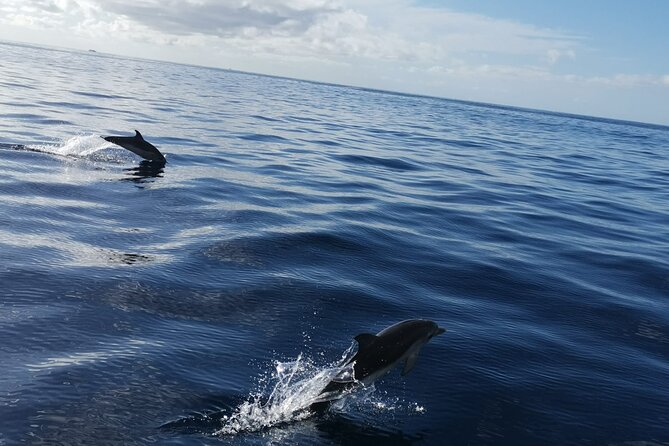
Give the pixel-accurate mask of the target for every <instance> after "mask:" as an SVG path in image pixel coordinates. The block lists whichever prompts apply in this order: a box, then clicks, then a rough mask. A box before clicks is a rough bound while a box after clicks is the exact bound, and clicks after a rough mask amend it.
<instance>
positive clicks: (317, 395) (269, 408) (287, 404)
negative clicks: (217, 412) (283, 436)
mask: <svg viewBox="0 0 669 446" xmlns="http://www.w3.org/2000/svg"><path fill="white" fill-rule="evenodd" d="M353 350H354V347H353V346H351V347H350V348H349V349H348V350H346V352H344V354H343V355H342V360H341V361H340V362H339V363H338V364H331V365H328V366H325V367H323V366H320V367H319V366H318V365H316V364H314V362H313V361H311V360H309V359H305V358H303V356H302V355H301V354H300V355H299V356H298V357H297V359H296V360H295V361H291V362H279V361H277V362H276V363H275V370H274V372H273V373H272V374H271V376H270V377H268V378H265V379H261V381H260V384H261V385H263V384H264V385H265V389H263V390H261V391H259V392H257V393H256V394H254V395H252V396H251V398H250V399H249V400H247V401H245V402H243V403H242V404H240V405H239V406H238V407H237V409H235V411H234V412H233V413H232V414H231V415H225V416H223V418H222V421H223V427H222V428H221V429H219V430H217V431H216V432H214V435H219V436H220V435H235V434H238V433H241V432H257V431H260V430H264V429H267V428H270V427H273V426H277V425H280V424H284V423H290V422H294V421H300V420H304V419H306V418H309V417H311V416H312V415H313V414H314V413H313V412H312V411H310V410H309V406H311V404H313V403H315V402H321V401H334V403H335V404H339V405H340V407H341V406H342V405H343V403H344V400H345V397H346V396H347V395H348V393H345V394H339V395H327V394H326V395H322V394H321V392H322V391H323V389H324V388H325V386H327V384H328V383H329V382H330V381H332V380H333V379H334V380H341V381H346V382H355V379H354V377H353V365H352V364H348V365H345V363H346V360H347V358H348V357H350V356H349V355H350V354H351V352H352V351H353ZM272 383H273V386H272V385H271V384H272ZM270 387H271V391H269V395H268V396H265V395H266V394H267V389H269V388H270ZM335 400H336V401H335Z"/></svg>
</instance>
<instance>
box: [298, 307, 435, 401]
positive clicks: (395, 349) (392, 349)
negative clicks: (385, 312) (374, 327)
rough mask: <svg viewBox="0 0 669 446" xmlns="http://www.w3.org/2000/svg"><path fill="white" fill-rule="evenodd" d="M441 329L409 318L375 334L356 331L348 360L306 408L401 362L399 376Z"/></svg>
mask: <svg viewBox="0 0 669 446" xmlns="http://www.w3.org/2000/svg"><path fill="white" fill-rule="evenodd" d="M445 331H446V330H445V329H443V328H441V327H439V326H438V325H437V324H436V323H434V322H432V321H427V320H423V319H409V320H406V321H402V322H398V323H397V324H394V325H391V326H390V327H388V328H385V329H383V330H381V331H380V332H379V333H377V334H375V335H374V334H371V333H362V334H359V335H357V336H356V337H355V338H354V339H355V340H356V341H357V342H358V351H357V353H356V354H355V355H354V356H353V357H352V358H351V359H349V360H348V361H346V360H345V362H344V364H342V366H343V368H342V371H341V372H340V373H339V374H337V376H335V378H333V379H332V381H330V382H329V383H328V384H327V385H326V386H325V388H324V389H323V391H322V392H321V393H320V395H319V398H318V399H317V401H316V402H314V403H313V404H311V405H310V406H309V408H310V409H311V410H314V411H317V410H322V409H325V408H327V407H328V405H329V404H330V403H332V402H333V401H334V400H337V399H339V398H341V397H342V396H344V395H346V394H347V393H348V392H350V391H352V390H353V389H354V388H355V387H356V386H359V385H365V386H368V385H370V384H372V383H373V382H374V381H375V380H377V379H378V378H380V377H382V376H383V375H385V374H386V373H388V372H389V371H390V370H391V369H393V368H394V367H396V366H398V365H400V364H402V363H404V368H403V369H402V376H405V375H406V374H407V373H409V372H410V371H411V369H413V367H414V365H416V359H417V358H418V354H419V353H420V349H421V348H422V347H423V346H424V345H425V344H427V342H428V341H429V340H430V339H432V338H433V337H435V336H437V335H440V334H442V333H443V332H445ZM351 369H352V374H351Z"/></svg>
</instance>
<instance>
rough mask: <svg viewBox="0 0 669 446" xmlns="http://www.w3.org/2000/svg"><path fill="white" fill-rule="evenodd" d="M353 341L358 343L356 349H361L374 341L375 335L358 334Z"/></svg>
mask: <svg viewBox="0 0 669 446" xmlns="http://www.w3.org/2000/svg"><path fill="white" fill-rule="evenodd" d="M354 339H355V340H356V341H358V349H363V348H365V347H367V346H369V345H371V344H372V343H373V342H374V341H376V335H373V334H371V333H360V334H359V335H358V336H356V337H355V338H354Z"/></svg>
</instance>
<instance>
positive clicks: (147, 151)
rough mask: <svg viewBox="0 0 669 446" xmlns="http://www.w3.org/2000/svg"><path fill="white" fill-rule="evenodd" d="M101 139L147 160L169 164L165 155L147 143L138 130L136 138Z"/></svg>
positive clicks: (113, 137)
mask: <svg viewBox="0 0 669 446" xmlns="http://www.w3.org/2000/svg"><path fill="white" fill-rule="evenodd" d="M101 138H102V139H104V140H105V141H109V142H111V143H114V144H116V145H118V146H121V147H123V148H124V149H128V150H130V151H131V152H132V153H136V154H137V155H139V156H141V157H142V158H144V159H145V160H149V161H156V162H159V163H163V164H164V163H165V162H167V161H166V160H165V157H164V156H163V154H162V153H160V151H159V150H158V149H156V147H155V146H154V145H153V144H151V143H149V142H147V141H146V140H145V139H144V138H143V137H142V134H141V133H139V132H138V131H137V130H135V136H102V137H101Z"/></svg>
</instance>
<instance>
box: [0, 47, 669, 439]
mask: <svg viewBox="0 0 669 446" xmlns="http://www.w3.org/2000/svg"><path fill="white" fill-rule="evenodd" d="M0 117H1V118H2V119H1V120H0V445H13V444H34V445H41V444H49V445H52V444H67V445H106V444H117V445H134V444H140V445H142V444H173V445H177V444H178V445H198V444H209V445H212V444H213V445H215V444H242V445H246V444H298V445H310V444H313V445H333V444H350V445H370V444H425V445H568V444H573V445H641V444H643V445H660V444H667V442H669V128H667V127H661V126H653V125H644V124H637V123H629V122H620V121H610V120H604V119H596V118H587V117H576V116H568V115H561V114H551V113H544V112H537V111H527V110H519V109H514V108H508V107H495V106H487V105H483V104H471V103H463V102H456V101H450V100H444V99H436V98H429V97H416V96H409V95H399V94H391V93H386V92H379V91H369V90H364V89H359V88H350V87H343V86H333V85H323V84H317V83H309V82H303V81H298V80H290V79H281V78H272V77H266V76H259V75H253V74H245V73H239V72H232V71H225V70H218V69H208V68H201V67H194V66H184V65H177V64H171V63H164V62H154V61H146V60H134V59H127V58H121V57H114V56H109V55H103V54H99V53H93V52H70V51H58V50H52V49H43V48H35V47H29V46H21V45H15V44H0ZM134 129H137V130H139V131H140V132H142V133H143V135H144V137H145V138H146V139H147V140H149V141H150V142H152V143H153V144H154V145H156V146H157V147H159V148H160V149H161V151H162V152H163V153H165V154H166V157H167V159H168V163H167V165H165V166H164V167H156V166H151V165H147V164H146V163H142V162H141V159H139V158H138V157H137V156H135V155H134V154H132V153H130V152H128V151H126V150H124V149H121V148H119V147H114V146H112V145H110V144H108V143H106V142H105V141H104V140H102V139H101V138H99V135H108V134H115V135H131V134H132V133H133V130H134ZM407 318H425V319H431V320H434V321H436V322H438V323H439V324H440V325H441V326H443V327H445V328H447V329H448V332H447V333H445V334H444V335H441V336H439V337H437V338H435V339H433V340H432V341H431V342H430V343H429V344H427V345H426V346H425V347H424V348H423V351H422V353H421V356H420V358H419V359H418V363H417V364H416V367H415V368H414V370H413V371H412V372H411V373H410V374H409V375H408V376H406V377H404V378H402V377H400V376H399V371H393V372H392V373H391V374H389V375H388V376H387V377H386V378H385V379H383V380H381V381H378V382H377V383H376V385H375V387H374V388H373V389H367V391H365V392H362V393H360V394H359V395H353V396H352V397H351V398H350V399H349V400H348V401H346V402H344V404H342V405H340V407H337V408H334V409H333V410H332V411H330V412H329V413H327V414H325V415H319V416H314V417H309V418H306V419H297V417H293V416H292V415H291V413H292V412H291V410H290V408H291V407H293V405H295V404H296V401H298V400H299V398H300V393H301V390H300V388H299V387H298V386H296V385H295V384H296V383H303V384H304V383H306V384H307V385H308V384H309V382H310V381H309V380H310V379H312V377H313V376H314V374H317V373H319V372H322V371H323V370H326V369H327V367H329V366H331V365H332V364H334V363H335V362H337V361H338V360H339V359H340V358H341V356H342V354H343V352H344V351H345V350H346V349H348V348H349V347H350V346H351V342H352V338H353V336H355V335H356V334H358V333H362V332H372V333H376V332H378V331H380V330H381V329H383V328H385V327H386V326H388V325H390V324H393V323H395V322H398V321H401V320H403V319H407ZM271 401H274V402H277V401H279V402H282V404H283V405H280V404H275V405H274V406H272V407H269V406H270V404H268V402H271ZM233 422H234V423H233Z"/></svg>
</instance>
